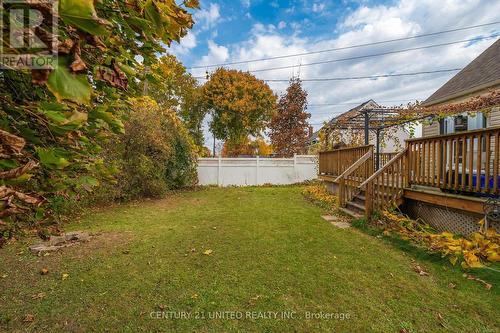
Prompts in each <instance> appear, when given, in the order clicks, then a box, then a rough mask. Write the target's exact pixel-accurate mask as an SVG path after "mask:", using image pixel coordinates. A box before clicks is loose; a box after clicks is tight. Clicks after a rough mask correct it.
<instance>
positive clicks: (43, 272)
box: [40, 268, 49, 275]
mask: <svg viewBox="0 0 500 333" xmlns="http://www.w3.org/2000/svg"><path fill="white" fill-rule="evenodd" d="M40 274H42V275H47V274H49V270H48V269H47V268H42V269H41V270H40Z"/></svg>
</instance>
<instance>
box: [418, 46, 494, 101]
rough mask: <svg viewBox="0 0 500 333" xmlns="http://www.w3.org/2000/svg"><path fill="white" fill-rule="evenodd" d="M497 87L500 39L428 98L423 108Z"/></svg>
mask: <svg viewBox="0 0 500 333" xmlns="http://www.w3.org/2000/svg"><path fill="white" fill-rule="evenodd" d="M496 85H500V39H497V41H496V42H495V43H493V45H491V46H490V47H489V48H488V49H486V50H485V51H484V52H483V53H481V54H480V55H479V56H478V57H477V58H476V59H474V60H473V61H472V62H471V63H470V64H468V65H467V66H466V67H465V68H464V69H462V70H461V71H460V72H458V73H457V74H456V75H455V76H454V77H452V78H451V79H450V80H449V81H448V82H446V83H445V84H444V85H443V86H442V87H441V88H439V89H438V90H437V91H436V92H435V93H434V94H432V95H431V96H430V97H429V98H427V100H425V101H424V103H423V106H431V105H434V104H438V103H443V102H447V101H449V100H452V99H455V98H459V97H462V96H464V95H468V94H472V93H475V92H478V91H481V90H486V89H488V88H491V87H494V86H496Z"/></svg>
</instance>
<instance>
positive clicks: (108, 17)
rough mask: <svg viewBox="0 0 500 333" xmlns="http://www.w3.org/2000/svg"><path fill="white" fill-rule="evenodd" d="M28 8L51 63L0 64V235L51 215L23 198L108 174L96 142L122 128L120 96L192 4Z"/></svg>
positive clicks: (125, 109) (139, 0)
mask: <svg viewBox="0 0 500 333" xmlns="http://www.w3.org/2000/svg"><path fill="white" fill-rule="evenodd" d="M30 5H31V4H30V3H29V2H26V3H25V4H21V5H20V6H26V7H27V8H28V7H29V6H30ZM35 6H37V7H36V8H37V9H38V10H39V11H40V12H41V14H42V16H43V21H42V24H41V26H40V28H41V29H40V30H43V31H44V34H42V35H41V36H40V38H41V39H42V41H43V42H44V43H45V44H47V45H54V46H55V50H56V52H57V61H55V63H54V64H53V67H52V68H50V69H33V70H30V71H28V70H2V71H1V72H0V106H1V107H0V119H1V121H0V186H3V187H5V190H2V191H0V215H1V216H2V217H1V219H3V221H1V222H2V223H1V224H0V225H1V226H2V227H1V228H0V238H2V237H9V236H10V233H11V232H12V231H15V230H16V228H18V227H17V225H18V222H19V221H28V222H30V223H32V225H42V224H44V223H45V222H49V221H50V220H53V215H52V214H51V213H52V211H53V210H52V209H47V208H44V207H45V206H44V205H42V206H40V205H39V201H36V205H32V207H30V204H31V203H30V202H25V201H26V200H23V198H25V199H26V198H27V197H37V198H38V197H40V198H42V197H43V198H47V200H43V202H44V203H49V204H50V205H53V203H54V202H55V200H56V199H55V198H56V197H58V196H62V197H67V196H68V195H69V193H71V192H72V191H74V190H76V189H82V188H83V189H86V190H91V189H92V188H93V187H95V186H97V185H98V184H99V181H98V178H100V177H110V176H112V174H113V173H114V172H115V171H114V169H113V167H112V166H110V165H107V164H105V163H104V162H103V160H102V158H101V157H100V156H99V154H100V152H101V151H102V147H101V146H102V144H103V143H105V142H107V141H109V140H110V138H112V137H113V135H115V134H119V133H123V132H124V120H125V119H126V118H127V115H128V114H129V110H130V108H131V105H130V103H129V98H130V97H133V96H138V95H140V94H141V92H142V89H141V81H143V79H144V66H145V65H147V66H150V65H152V64H155V63H156V62H157V61H158V60H157V54H158V53H162V52H164V51H165V46H169V45H170V44H171V43H172V42H173V41H179V40H180V39H181V38H182V37H183V36H185V35H186V34H187V32H188V30H189V29H191V28H192V26H193V24H194V22H193V18H192V13H191V12H190V11H192V10H193V9H197V8H198V7H199V3H198V1H196V0H190V1H185V2H184V3H182V4H177V3H176V2H174V1H170V0H167V1H164V0H127V1H118V0H101V1H94V0H60V1H59V2H58V8H57V9H58V11H57V14H56V13H54V11H53V10H52V8H51V7H50V5H49V4H37V5H35ZM55 15H57V17H56V18H58V21H59V22H58V31H57V34H52V33H51V31H52V29H51V22H52V20H53V19H54V18H55V17H54V16H55ZM7 35H8V34H7ZM8 37H9V36H6V34H4V35H2V39H3V40H2V43H3V45H10V44H9V43H7V40H6V38H8ZM4 52H6V53H9V52H12V53H14V52H15V50H13V49H12V50H10V49H8V48H4ZM138 59H141V62H139V61H138ZM3 187H2V188H3ZM12 191H14V192H12ZM13 193H14V194H13ZM24 193H29V194H24ZM13 195H14V197H13ZM10 198H14V199H15V200H11V199H10ZM28 201H30V200H28ZM16 202H17V203H18V204H16ZM31 202H35V201H33V200H31ZM11 204H12V205H15V207H12V206H9V205H11ZM7 210H8V212H9V213H5V211H7ZM5 226H7V227H5ZM3 230H7V231H3Z"/></svg>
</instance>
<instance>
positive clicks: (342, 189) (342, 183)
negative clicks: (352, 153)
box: [335, 149, 373, 206]
mask: <svg viewBox="0 0 500 333" xmlns="http://www.w3.org/2000/svg"><path fill="white" fill-rule="evenodd" d="M370 158H373V149H370V150H369V151H368V152H367V153H366V154H364V155H363V156H362V157H361V158H360V159H358V160H357V161H356V162H355V163H354V164H353V165H351V166H350V167H348V168H347V169H346V170H345V171H344V172H343V173H342V174H341V175H340V176H338V177H337V178H336V179H335V182H337V183H338V184H339V204H340V206H344V205H345V204H346V202H347V200H348V199H346V198H344V197H345V196H346V179H347V178H348V177H349V176H350V175H352V173H354V172H355V171H356V170H357V169H358V168H359V167H360V166H362V165H363V164H364V163H365V162H366V161H368V160H369V159H370ZM371 166H372V167H373V163H372V165H371Z"/></svg>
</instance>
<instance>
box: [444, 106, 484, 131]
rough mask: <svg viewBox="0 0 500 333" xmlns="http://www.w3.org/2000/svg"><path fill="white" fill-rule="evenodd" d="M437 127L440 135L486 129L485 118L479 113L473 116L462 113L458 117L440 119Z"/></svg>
mask: <svg viewBox="0 0 500 333" xmlns="http://www.w3.org/2000/svg"><path fill="white" fill-rule="evenodd" d="M439 125H440V126H439V127H440V129H439V132H440V133H441V135H444V134H452V133H458V132H464V131H473V130H477V129H481V128H486V116H485V115H484V114H482V113H481V112H478V113H476V114H475V115H468V114H467V113H462V114H460V115H458V116H454V117H446V118H444V119H442V120H441V122H440V124H439Z"/></svg>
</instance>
